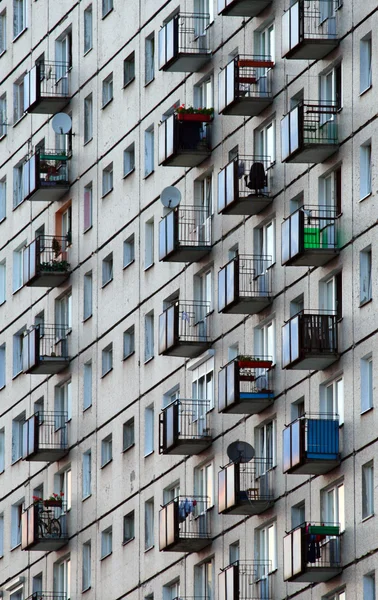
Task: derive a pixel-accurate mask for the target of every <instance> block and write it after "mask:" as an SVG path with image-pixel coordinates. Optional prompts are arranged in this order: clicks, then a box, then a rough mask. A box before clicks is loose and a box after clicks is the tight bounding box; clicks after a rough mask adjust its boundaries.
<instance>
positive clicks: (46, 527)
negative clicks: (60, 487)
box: [33, 501, 67, 539]
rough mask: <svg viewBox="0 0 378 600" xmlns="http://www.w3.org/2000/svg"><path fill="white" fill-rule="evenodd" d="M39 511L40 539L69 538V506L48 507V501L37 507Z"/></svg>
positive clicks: (38, 534)
mask: <svg viewBox="0 0 378 600" xmlns="http://www.w3.org/2000/svg"><path fill="white" fill-rule="evenodd" d="M33 506H36V510H37V537H38V539H53V538H62V537H63V538H64V537H67V504H66V503H65V502H62V503H61V505H60V506H46V501H44V502H38V503H36V504H35V505H33Z"/></svg>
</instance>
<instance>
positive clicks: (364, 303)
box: [360, 298, 373, 308]
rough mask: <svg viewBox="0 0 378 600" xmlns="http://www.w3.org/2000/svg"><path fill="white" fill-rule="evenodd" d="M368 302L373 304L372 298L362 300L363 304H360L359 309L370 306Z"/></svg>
mask: <svg viewBox="0 0 378 600" xmlns="http://www.w3.org/2000/svg"><path fill="white" fill-rule="evenodd" d="M370 302H373V298H369V299H368V300H364V301H363V302H360V308H362V307H363V306H366V305H367V304H370Z"/></svg>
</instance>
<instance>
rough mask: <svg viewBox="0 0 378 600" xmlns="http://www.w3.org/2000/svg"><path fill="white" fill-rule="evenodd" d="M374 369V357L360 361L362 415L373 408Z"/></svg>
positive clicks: (366, 357)
mask: <svg viewBox="0 0 378 600" xmlns="http://www.w3.org/2000/svg"><path fill="white" fill-rule="evenodd" d="M373 381H374V368H373V356H372V355H371V354H370V355H368V356H364V357H363V358H361V360H360V382H361V414H363V413H364V412H366V411H368V410H370V409H371V408H373V406H374V403H373V393H374V392H373V390H374V383H373Z"/></svg>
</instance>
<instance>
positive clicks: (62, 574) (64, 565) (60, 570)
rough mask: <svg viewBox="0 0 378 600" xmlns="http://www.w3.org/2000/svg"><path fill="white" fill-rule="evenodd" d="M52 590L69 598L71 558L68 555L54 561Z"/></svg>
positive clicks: (68, 599)
mask: <svg viewBox="0 0 378 600" xmlns="http://www.w3.org/2000/svg"><path fill="white" fill-rule="evenodd" d="M53 570H54V592H58V593H60V594H64V595H65V596H66V600H71V559H70V558H69V557H67V558H64V559H63V560H59V561H58V562H56V563H54V568H53Z"/></svg>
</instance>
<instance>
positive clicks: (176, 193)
mask: <svg viewBox="0 0 378 600" xmlns="http://www.w3.org/2000/svg"><path fill="white" fill-rule="evenodd" d="M160 200H161V203H162V204H163V206H165V207H166V208H176V206H178V205H179V204H180V202H181V192H180V190H178V189H177V188H175V187H174V186H173V185H169V186H168V187H166V188H164V190H163V191H162V193H161V194H160Z"/></svg>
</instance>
